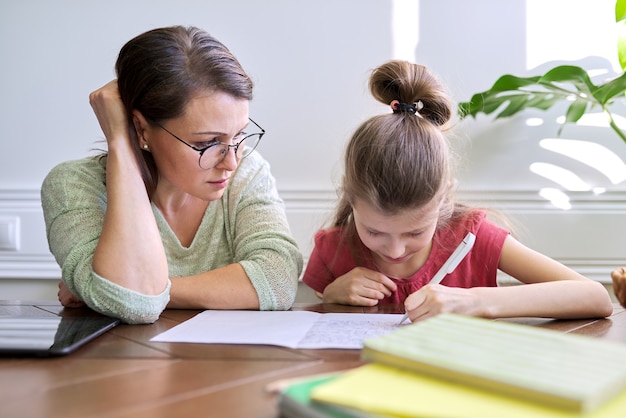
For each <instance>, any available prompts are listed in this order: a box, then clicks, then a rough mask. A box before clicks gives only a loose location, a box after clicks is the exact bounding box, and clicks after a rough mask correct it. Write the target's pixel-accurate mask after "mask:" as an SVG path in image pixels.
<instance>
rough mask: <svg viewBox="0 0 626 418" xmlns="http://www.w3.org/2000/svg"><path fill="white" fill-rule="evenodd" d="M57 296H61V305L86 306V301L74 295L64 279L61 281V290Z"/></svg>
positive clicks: (71, 306) (70, 306) (68, 306)
mask: <svg viewBox="0 0 626 418" xmlns="http://www.w3.org/2000/svg"><path fill="white" fill-rule="evenodd" d="M57 296H58V297H59V302H61V305H63V306H64V307H66V308H80V307H82V306H85V302H83V301H82V300H80V299H79V298H77V297H76V296H74V294H73V293H72V292H70V289H68V288H67V286H66V285H65V282H63V281H62V280H61V281H60V282H59V292H58V293H57Z"/></svg>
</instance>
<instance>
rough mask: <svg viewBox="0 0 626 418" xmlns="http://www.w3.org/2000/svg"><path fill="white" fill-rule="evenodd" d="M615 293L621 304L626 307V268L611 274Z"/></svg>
mask: <svg viewBox="0 0 626 418" xmlns="http://www.w3.org/2000/svg"><path fill="white" fill-rule="evenodd" d="M611 278H612V279H613V292H614V293H615V296H616V297H617V300H618V301H619V303H620V304H621V305H622V306H624V307H626V267H619V268H616V269H615V270H613V271H612V272H611Z"/></svg>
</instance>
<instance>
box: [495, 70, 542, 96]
mask: <svg viewBox="0 0 626 418" xmlns="http://www.w3.org/2000/svg"><path fill="white" fill-rule="evenodd" d="M539 78H540V77H517V76H514V75H511V74H505V75H503V76H502V77H500V78H499V79H497V80H496V82H495V83H493V86H492V87H491V88H490V89H489V91H490V92H492V93H496V92H503V91H517V90H519V89H520V88H521V87H527V86H532V85H534V84H537V81H539Z"/></svg>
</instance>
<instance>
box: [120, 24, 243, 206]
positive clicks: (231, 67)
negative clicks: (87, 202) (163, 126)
mask: <svg viewBox="0 0 626 418" xmlns="http://www.w3.org/2000/svg"><path fill="white" fill-rule="evenodd" d="M115 70H116V73H117V83H118V88H119V91H120V96H121V98H122V102H123V103H124V106H125V108H126V111H127V113H128V117H129V121H131V120H132V118H131V113H132V111H133V110H135V109H136V110H138V111H139V112H141V114H142V115H143V116H144V117H145V118H146V119H147V120H148V121H150V122H157V123H162V122H163V121H165V120H167V119H171V118H175V117H178V116H181V115H182V114H183V112H184V110H185V106H186V105H187V103H188V102H189V100H190V99H191V98H192V97H193V95H194V94H195V93H197V92H199V91H202V90H209V91H220V92H224V93H228V94H230V95H232V96H233V97H237V98H242V99H248V100H251V99H252V88H253V83H252V81H251V79H250V77H249V76H248V75H247V74H246V72H245V71H244V70H243V68H242V67H241V65H240V64H239V61H237V59H236V58H235V57H234V56H233V54H232V53H231V52H230V51H229V50H228V48H226V46H224V44H222V43H221V42H219V41H218V40H217V39H215V38H214V37H212V36H211V35H209V34H208V33H207V32H205V31H204V30H202V29H198V28H196V27H183V26H172V27H165V28H158V29H153V30H150V31H148V32H145V33H142V34H140V35H138V36H137V37H135V38H133V39H131V40H130V41H128V42H127V43H126V44H125V45H124V46H123V47H122V49H121V50H120V53H119V56H118V59H117V62H116V65H115ZM129 123H131V132H133V133H134V132H135V131H134V127H133V126H132V122H129ZM133 139H134V138H133ZM131 142H132V144H133V149H134V152H135V156H136V157H137V160H138V161H139V164H140V166H141V171H142V177H143V180H144V183H145V185H146V189H147V191H148V194H149V195H150V196H151V195H152V193H153V192H154V189H155V188H156V183H157V181H158V176H157V169H156V165H155V162H154V159H153V158H152V154H150V153H149V152H145V151H142V150H141V149H140V147H139V144H138V142H137V141H136V140H133V141H131Z"/></svg>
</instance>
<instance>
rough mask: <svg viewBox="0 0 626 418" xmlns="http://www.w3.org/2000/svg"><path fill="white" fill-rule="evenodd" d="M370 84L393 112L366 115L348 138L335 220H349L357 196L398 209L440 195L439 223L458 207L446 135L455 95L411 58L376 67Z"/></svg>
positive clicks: (390, 210)
mask: <svg viewBox="0 0 626 418" xmlns="http://www.w3.org/2000/svg"><path fill="white" fill-rule="evenodd" d="M369 88H370V91H371V93H372V96H374V98H375V99H376V100H378V101H380V102H382V103H384V104H387V105H390V112H389V113H387V114H382V115H378V116H374V117H372V118H370V119H368V120H366V121H365V122H364V123H362V124H361V125H360V126H359V127H358V128H357V130H356V132H355V133H354V134H353V136H352V138H351V139H350V141H349V142H348V145H347V147H346V151H345V159H344V170H345V172H344V177H343V181H342V185H341V190H340V193H341V196H340V200H339V206H338V209H337V212H336V214H335V218H334V221H333V224H334V226H350V224H351V223H352V220H351V219H352V206H353V204H354V203H355V201H357V200H360V201H363V202H365V203H367V204H369V205H371V206H373V207H375V208H377V209H379V210H380V211H381V212H383V213H389V214H396V213H398V212H401V211H403V210H406V209H414V208H419V207H422V206H424V205H425V204H427V203H429V202H430V201H431V200H432V199H434V198H438V197H439V198H441V199H442V200H443V202H444V204H443V205H442V210H441V213H440V223H445V222H447V221H448V220H449V219H450V218H451V217H452V216H453V214H454V212H455V204H454V201H453V200H452V199H451V196H450V189H451V185H452V184H453V178H452V175H451V163H450V160H451V157H450V150H449V147H448V143H447V139H446V137H445V135H444V133H445V132H446V131H447V130H448V128H449V123H450V121H451V119H452V116H453V112H454V107H453V102H452V100H451V98H450V96H449V95H448V94H447V92H446V90H445V88H444V87H443V85H442V84H441V83H440V82H439V81H438V80H437V78H436V77H435V76H434V75H433V74H432V73H431V72H430V71H429V70H428V69H427V68H426V67H424V66H423V65H418V64H412V63H410V62H407V61H389V62H387V63H385V64H383V65H381V66H380V67H378V68H376V69H375V70H374V71H373V73H372V75H371V77H370V80H369ZM392 110H393V111H392Z"/></svg>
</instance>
